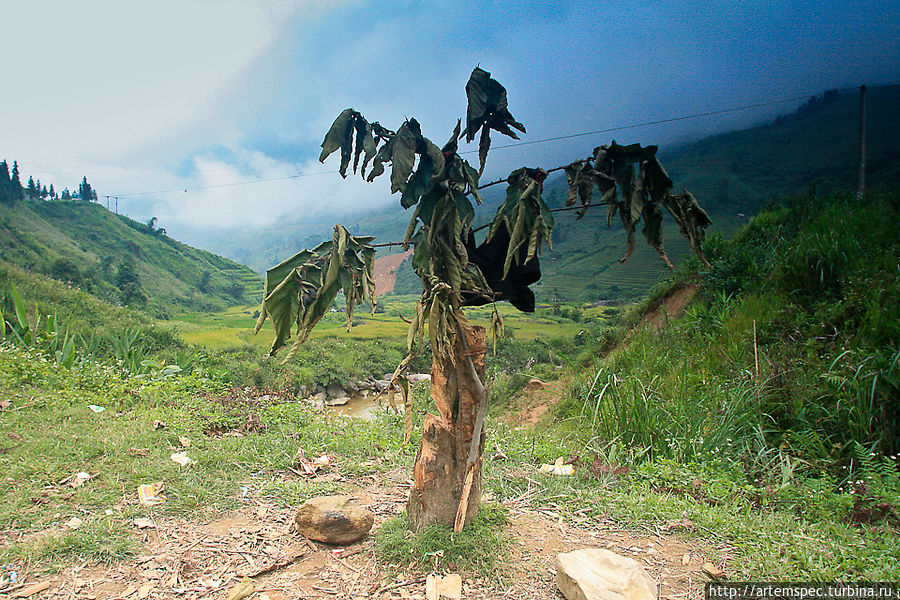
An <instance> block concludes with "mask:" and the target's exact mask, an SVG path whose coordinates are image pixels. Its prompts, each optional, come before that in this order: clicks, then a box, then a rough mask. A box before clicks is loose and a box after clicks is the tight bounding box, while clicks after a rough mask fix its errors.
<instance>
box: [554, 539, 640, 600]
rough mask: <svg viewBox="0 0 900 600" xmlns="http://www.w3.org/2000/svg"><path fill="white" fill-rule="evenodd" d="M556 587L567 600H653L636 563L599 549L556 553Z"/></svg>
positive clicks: (630, 559) (638, 564)
mask: <svg viewBox="0 0 900 600" xmlns="http://www.w3.org/2000/svg"><path fill="white" fill-rule="evenodd" d="M556 585H557V586H558V587H559V590H560V591H561V592H562V593H563V595H564V596H565V597H566V598H568V600H656V582H654V581H653V579H651V578H650V576H649V575H648V574H647V571H646V570H645V569H644V567H643V566H641V564H640V563H639V562H637V561H636V560H634V559H633V558H628V557H626V556H620V555H618V554H616V553H615V552H610V551H609V550H604V549H603V548H586V549H583V550H575V551H573V552H566V553H563V554H557V555H556Z"/></svg>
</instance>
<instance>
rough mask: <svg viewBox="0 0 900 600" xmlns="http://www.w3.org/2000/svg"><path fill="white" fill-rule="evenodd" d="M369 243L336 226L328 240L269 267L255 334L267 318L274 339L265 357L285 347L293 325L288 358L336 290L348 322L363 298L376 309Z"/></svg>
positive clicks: (306, 336)
mask: <svg viewBox="0 0 900 600" xmlns="http://www.w3.org/2000/svg"><path fill="white" fill-rule="evenodd" d="M371 241H372V238H371V237H353V236H351V235H350V233H349V232H348V231H347V230H346V229H345V228H343V227H341V226H340V225H336V226H335V231H334V235H333V236H332V239H331V241H329V242H324V243H322V244H320V245H318V246H316V248H314V249H313V250H304V251H302V252H299V253H297V254H296V255H294V256H292V257H291V258H289V259H288V260H286V261H284V262H282V263H281V264H279V265H277V266H275V267H273V268H271V269H269V271H268V272H267V273H266V282H265V295H264V299H263V303H262V306H261V307H260V317H259V319H258V320H257V323H256V328H255V332H257V333H258V332H259V330H260V329H261V328H262V326H263V324H264V323H265V321H266V319H267V318H270V319H271V320H272V326H273V328H274V329H275V341H274V342H273V343H272V348H271V350H270V351H269V354H270V355H274V354H275V353H276V352H278V350H279V349H281V348H282V347H283V346H284V345H285V344H286V342H287V340H288V339H289V338H290V337H291V329H292V326H293V323H295V322H296V326H297V339H296V341H295V345H294V349H292V351H291V353H290V354H289V355H288V358H290V357H291V356H293V354H294V353H295V352H296V349H297V346H299V344H302V343H303V342H304V341H306V339H307V338H308V336H309V333H310V331H312V328H313V327H314V326H315V325H316V323H318V321H319V320H320V319H321V318H322V317H323V316H324V315H325V314H326V313H327V312H328V309H329V307H330V306H331V303H332V302H334V299H335V297H336V296H337V293H338V292H339V291H341V290H343V291H344V296H345V298H346V301H347V318H348V322H350V319H351V317H352V311H353V307H354V306H355V305H356V304H359V303H361V302H363V301H365V300H366V299H368V300H369V301H370V302H371V303H372V305H373V307H374V306H375V295H374V294H375V286H374V278H373V269H374V262H375V249H374V248H372V247H371V245H370V244H371ZM286 360H287V359H286Z"/></svg>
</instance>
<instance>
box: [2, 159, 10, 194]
mask: <svg viewBox="0 0 900 600" xmlns="http://www.w3.org/2000/svg"><path fill="white" fill-rule="evenodd" d="M0 202H2V203H4V204H11V203H12V181H10V179H9V165H8V164H6V160H4V161H3V162H0Z"/></svg>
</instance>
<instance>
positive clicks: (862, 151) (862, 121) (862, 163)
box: [856, 85, 866, 197]
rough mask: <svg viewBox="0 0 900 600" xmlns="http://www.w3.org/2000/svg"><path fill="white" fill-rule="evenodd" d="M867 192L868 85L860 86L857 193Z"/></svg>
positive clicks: (860, 194)
mask: <svg viewBox="0 0 900 600" xmlns="http://www.w3.org/2000/svg"><path fill="white" fill-rule="evenodd" d="M865 193H866V86H864V85H861V86H859V179H858V180H857V184H856V195H857V196H859V197H862V195H863V194H865Z"/></svg>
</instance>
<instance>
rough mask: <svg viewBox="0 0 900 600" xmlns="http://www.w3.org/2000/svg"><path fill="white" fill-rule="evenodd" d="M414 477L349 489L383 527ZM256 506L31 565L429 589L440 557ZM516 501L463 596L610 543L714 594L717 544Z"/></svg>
mask: <svg viewBox="0 0 900 600" xmlns="http://www.w3.org/2000/svg"><path fill="white" fill-rule="evenodd" d="M535 476H539V475H537V474H536V475H535ZM407 477H408V474H407V473H405V472H401V471H400V470H395V471H390V472H388V473H387V474H386V476H383V477H380V478H378V479H376V478H374V477H373V476H369V477H364V478H361V479H357V480H354V481H347V486H346V488H347V491H348V493H350V494H351V495H352V496H353V497H354V498H356V499H358V501H359V502H360V503H361V504H363V505H364V506H366V507H367V508H369V509H370V510H372V511H373V512H374V513H375V515H376V518H375V527H374V529H373V531H374V530H377V528H378V527H379V526H380V525H381V524H382V523H383V522H384V521H385V520H386V519H388V518H390V517H392V516H394V515H397V514H400V512H401V511H402V510H403V509H404V507H405V504H406V500H407V493H408V492H407V491H406V490H407V489H408V485H409V484H408V482H407ZM245 504H246V506H245V507H243V508H241V509H240V510H237V511H235V512H232V513H230V514H228V515H225V516H222V517H220V518H217V519H216V520H213V521H206V522H202V521H192V520H187V519H180V518H171V517H158V518H154V519H153V526H152V527H144V528H139V527H138V526H135V527H134V532H133V534H132V535H133V536H134V537H135V538H136V539H137V540H139V547H140V550H139V552H138V555H137V556H135V557H133V558H130V559H128V560H125V561H122V562H118V563H114V564H111V565H108V566H103V565H93V566H90V565H86V566H83V567H74V568H70V569H68V570H66V571H64V572H62V573H58V574H55V575H52V576H49V577H37V573H34V574H33V575H29V573H27V572H25V573H22V575H23V576H24V577H25V578H27V579H28V581H29V583H31V582H42V583H43V582H46V583H48V584H49V586H48V587H47V588H46V589H45V590H42V591H40V592H37V593H35V594H34V595H33V596H31V597H32V598H64V599H74V598H85V599H88V600H106V599H109V600H113V599H118V598H128V599H129V600H143V599H146V598H173V599H175V598H183V599H186V600H196V599H199V598H211V599H224V598H226V597H227V595H228V593H229V591H230V590H232V589H233V588H234V587H235V586H237V584H238V583H240V581H241V580H242V578H243V577H245V576H248V577H252V579H253V581H254V584H255V593H254V595H253V596H251V600H252V599H255V598H258V599H259V600H266V599H267V598H268V600H288V599H295V598H334V599H356V598H380V599H385V600H386V599H424V597H425V595H424V594H425V591H424V590H425V583H424V576H425V573H427V572H428V570H429V566H428V565H418V566H417V567H416V568H415V569H413V570H412V571H411V572H396V570H395V569H392V568H391V567H390V566H389V565H379V564H378V562H377V560H376V558H375V552H374V542H373V541H372V538H371V536H370V537H369V538H367V539H366V540H364V541H363V542H362V543H360V544H357V545H355V546H351V547H348V548H345V549H340V548H335V547H331V546H327V545H325V544H320V543H315V542H310V541H309V540H307V539H305V538H304V537H302V536H300V535H299V534H297V533H296V532H294V531H293V528H292V522H293V510H290V509H284V508H279V507H276V506H273V505H270V504H267V503H266V502H265V501H264V500H262V499H255V498H253V497H252V496H251V497H248V498H246V499H245ZM505 504H506V506H507V509H508V511H509V515H510V525H509V528H510V537H511V539H512V542H511V543H510V544H509V546H508V552H509V556H508V557H507V560H506V561H505V564H506V565H508V566H507V567H504V568H501V569H500V570H499V571H498V572H497V573H496V574H495V576H493V577H490V578H485V577H478V576H476V575H473V574H471V573H462V576H463V582H464V586H463V598H472V599H475V598H478V599H486V598H511V599H558V598H561V596H560V594H559V592H558V591H557V588H556V584H555V559H556V554H557V553H559V552H567V551H571V550H575V549H579V548H586V547H601V548H608V549H610V550H612V551H614V552H617V553H619V554H623V555H625V556H630V557H632V558H635V559H636V560H638V561H639V562H640V563H642V564H643V565H644V566H645V567H646V568H647V570H648V571H649V572H650V574H651V575H652V576H653V578H654V579H655V580H656V581H657V582H658V585H659V593H660V597H661V598H700V597H702V594H703V583H704V581H705V579H704V576H703V574H702V572H701V571H700V569H701V567H702V565H703V564H704V562H707V561H708V560H709V558H708V557H707V555H706V552H707V551H708V550H710V549H711V545H709V544H704V543H702V542H697V541H685V540H681V539H678V538H677V537H676V536H674V535H672V534H671V533H670V532H667V531H662V530H661V531H658V532H654V533H634V532H628V531H625V530H623V529H622V528H621V527H619V526H617V525H616V524H615V523H613V522H611V521H606V520H603V519H601V521H600V522H599V523H598V522H597V521H593V522H588V520H587V519H586V518H585V519H576V520H575V521H566V520H564V519H562V518H561V517H560V516H559V515H558V514H557V513H556V512H555V511H554V506H553V505H552V504H551V505H549V506H547V507H542V508H540V509H536V508H534V507H531V506H528V505H527V504H525V503H524V502H521V501H519V502H516V501H514V502H510V503H505ZM144 525H146V523H144ZM674 527H678V524H675V525H674ZM719 554H720V555H722V554H721V548H720V549H719ZM720 566H724V565H720ZM33 570H34V571H38V570H39V569H33ZM21 580H22V579H20V581H21ZM7 597H8V598H12V597H13V596H12V595H5V594H2V593H0V598H7Z"/></svg>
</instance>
